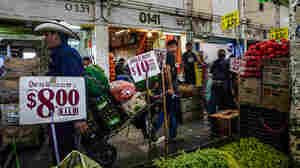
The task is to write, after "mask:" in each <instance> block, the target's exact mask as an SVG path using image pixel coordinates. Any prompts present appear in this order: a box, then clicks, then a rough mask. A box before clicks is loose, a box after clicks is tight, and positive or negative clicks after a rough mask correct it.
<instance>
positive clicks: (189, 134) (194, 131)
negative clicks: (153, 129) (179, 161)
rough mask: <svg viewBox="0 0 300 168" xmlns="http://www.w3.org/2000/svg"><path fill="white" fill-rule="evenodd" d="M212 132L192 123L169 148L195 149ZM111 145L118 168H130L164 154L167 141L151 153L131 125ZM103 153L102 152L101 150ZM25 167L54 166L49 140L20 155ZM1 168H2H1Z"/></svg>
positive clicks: (200, 122) (206, 126) (181, 128)
mask: <svg viewBox="0 0 300 168" xmlns="http://www.w3.org/2000/svg"><path fill="white" fill-rule="evenodd" d="M209 134H210V129H209V123H208V121H207V120H198V121H190V122H186V123H185V124H183V125H181V126H179V128H178V136H179V137H182V139H181V140H179V141H177V142H176V143H172V144H170V145H169V148H168V149H169V152H170V153H174V152H177V151H181V150H186V149H191V148H193V147H195V146H199V145H201V144H203V143H206V142H208V141H209V140H210V138H209ZM163 135H164V134H163V128H162V129H161V130H160V131H159V132H158V137H161V136H163ZM110 143H111V144H113V145H114V146H115V147H116V148H117V151H118V160H117V162H116V163H115V164H114V166H113V167H114V168H127V167H132V166H133V165H137V164H138V163H142V162H147V161H150V160H153V158H158V157H159V156H162V155H163V154H164V141H163V142H161V143H159V144H156V145H155V146H154V147H153V148H152V150H151V152H149V150H148V144H147V141H145V140H144V138H143V134H142V132H141V131H140V130H137V129H136V128H135V127H134V126H132V125H131V126H130V127H128V128H126V129H124V130H123V131H122V132H120V133H119V134H118V135H116V136H114V137H113V138H112V139H111V140H110ZM99 150H101V149H99ZM20 160H21V168H33V167H39V168H49V167H51V165H52V157H51V151H50V148H49V146H48V141H45V142H44V145H43V146H42V147H41V148H40V149H39V150H36V149H32V150H27V151H26V152H21V153H20ZM0 168H1V167H0Z"/></svg>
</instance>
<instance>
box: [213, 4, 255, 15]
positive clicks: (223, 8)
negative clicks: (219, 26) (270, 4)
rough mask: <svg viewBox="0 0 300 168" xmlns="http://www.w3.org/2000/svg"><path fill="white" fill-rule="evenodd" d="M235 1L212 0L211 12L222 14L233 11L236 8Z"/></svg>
mask: <svg viewBox="0 0 300 168" xmlns="http://www.w3.org/2000/svg"><path fill="white" fill-rule="evenodd" d="M237 1H238V0H212V8H213V13H214V14H215V15H221V16H223V15H225V14H228V13H231V12H233V11H235V10H237V9H238V4H237ZM253 1H254V0H253Z"/></svg>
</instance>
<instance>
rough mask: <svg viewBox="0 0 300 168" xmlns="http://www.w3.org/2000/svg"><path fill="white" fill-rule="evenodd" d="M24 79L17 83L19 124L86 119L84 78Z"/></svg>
mask: <svg viewBox="0 0 300 168" xmlns="http://www.w3.org/2000/svg"><path fill="white" fill-rule="evenodd" d="M55 79H56V80H55V82H51V77H24V78H21V80H20V124H40V123H52V122H67V121H73V120H80V119H85V118H86V95H85V83H84V79H83V78H80V77H77V78H76V77H73V78H71V77H57V78H55Z"/></svg>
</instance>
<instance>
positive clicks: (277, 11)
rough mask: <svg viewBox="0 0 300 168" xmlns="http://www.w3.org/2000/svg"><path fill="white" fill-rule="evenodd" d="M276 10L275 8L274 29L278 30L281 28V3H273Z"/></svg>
mask: <svg viewBox="0 0 300 168" xmlns="http://www.w3.org/2000/svg"><path fill="white" fill-rule="evenodd" d="M273 5H274V8H273V20H274V21H275V22H274V28H276V29H278V28H280V3H279V1H278V0H277V1H275V2H273Z"/></svg>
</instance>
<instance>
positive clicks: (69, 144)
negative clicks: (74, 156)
mask: <svg viewBox="0 0 300 168" xmlns="http://www.w3.org/2000/svg"><path fill="white" fill-rule="evenodd" d="M35 30H36V31H40V32H43V34H44V36H45V40H46V42H47V47H48V48H49V49H50V50H51V55H50V57H51V60H52V62H51V63H50V65H49V72H48V74H47V75H48V76H68V77H75V76H81V75H83V72H84V68H83V64H82V59H81V57H80V55H79V53H78V52H77V51H76V50H75V49H74V48H71V47H70V46H69V45H68V43H67V42H68V38H69V37H74V38H77V39H79V37H77V35H76V33H74V32H73V31H72V30H71V29H69V28H68V27H67V26H65V25H61V24H60V23H57V22H49V23H44V24H41V25H39V26H38V27H37V28H36V29H35ZM74 126H75V128H78V129H80V131H81V132H84V131H86V130H87V128H88V126H87V123H86V122H85V121H75V122H65V123H57V124H55V131H56V138H57V147H58V152H59V158H60V160H59V161H62V160H63V159H64V158H65V157H66V156H67V155H68V154H69V153H71V152H72V150H74V149H76V145H75V136H74V134H75V129H74ZM52 136H53V135H52V133H51V131H50V137H51V140H50V143H51V146H52V148H53V151H54V144H53V141H52V140H53V138H52ZM53 156H55V154H54V152H53ZM54 158H55V157H54Z"/></svg>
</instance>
